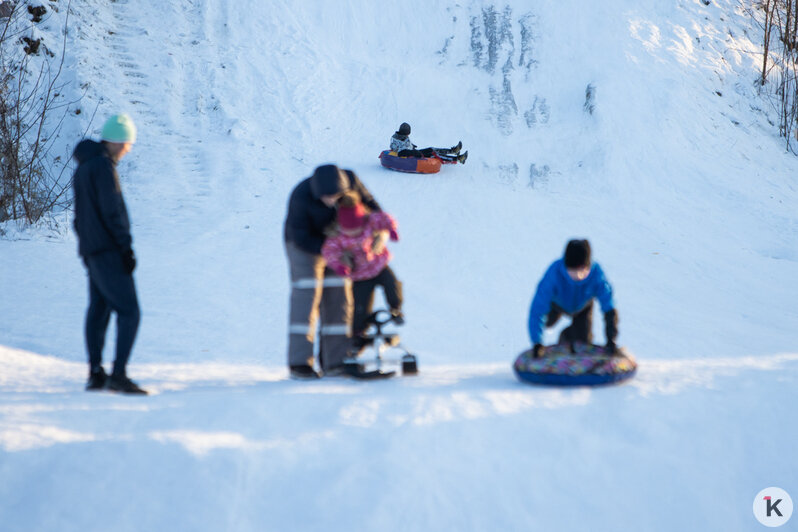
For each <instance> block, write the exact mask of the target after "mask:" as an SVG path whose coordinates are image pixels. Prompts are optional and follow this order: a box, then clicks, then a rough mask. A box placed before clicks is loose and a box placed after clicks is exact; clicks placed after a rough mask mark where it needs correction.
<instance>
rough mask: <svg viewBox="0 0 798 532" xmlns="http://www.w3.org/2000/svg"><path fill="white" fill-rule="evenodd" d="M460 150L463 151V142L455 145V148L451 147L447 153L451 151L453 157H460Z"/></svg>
mask: <svg viewBox="0 0 798 532" xmlns="http://www.w3.org/2000/svg"><path fill="white" fill-rule="evenodd" d="M462 149H463V141H459V142H458V143H457V146H452V149H451V150H449V151H451V152H452V153H453V154H455V155H460V150H462Z"/></svg>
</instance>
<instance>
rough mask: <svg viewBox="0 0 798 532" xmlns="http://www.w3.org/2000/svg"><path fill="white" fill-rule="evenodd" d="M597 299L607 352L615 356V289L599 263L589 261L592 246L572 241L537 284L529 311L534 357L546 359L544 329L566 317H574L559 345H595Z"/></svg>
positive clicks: (585, 242)
mask: <svg viewBox="0 0 798 532" xmlns="http://www.w3.org/2000/svg"><path fill="white" fill-rule="evenodd" d="M594 299H598V301H599V304H600V305H601V310H602V312H603V313H604V324H605V333H606V336H607V350H608V351H609V352H610V353H615V351H616V349H617V347H616V345H615V339H616V338H617V337H618V312H617V311H616V310H615V302H614V301H613V297H612V286H610V283H609V281H607V278H606V277H605V276H604V271H603V270H602V269H601V266H599V265H598V264H597V263H591V260H590V242H588V241H587V240H571V241H570V242H568V245H567V246H566V247H565V255H564V257H563V258H562V259H559V260H556V261H554V262H553V263H552V264H551V266H549V269H548V270H546V273H545V274H544V275H543V279H541V281H540V283H538V288H537V292H536V293H535V297H534V299H533V300H532V305H531V306H530V309H529V337H530V339H531V340H532V344H533V345H534V347H533V354H534V356H535V357H536V358H537V357H540V356H542V355H543V345H542V343H541V341H542V337H543V327H544V326H545V327H552V326H554V324H555V323H557V320H559V319H560V317H561V316H562V315H563V314H568V315H569V316H571V317H572V322H571V325H570V326H569V327H566V328H565V329H563V330H562V332H561V333H560V340H559V343H561V344H573V343H574V342H584V343H588V344H589V343H592V340H593V300H594Z"/></svg>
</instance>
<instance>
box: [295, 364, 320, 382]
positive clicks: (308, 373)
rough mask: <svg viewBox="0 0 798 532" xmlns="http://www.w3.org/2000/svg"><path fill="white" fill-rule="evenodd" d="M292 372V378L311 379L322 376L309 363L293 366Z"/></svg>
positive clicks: (299, 379)
mask: <svg viewBox="0 0 798 532" xmlns="http://www.w3.org/2000/svg"><path fill="white" fill-rule="evenodd" d="M290 372H291V378H292V379H295V380H298V381H309V380H314V379H318V378H320V377H321V375H319V374H318V373H317V372H316V370H315V369H313V368H312V367H310V366H308V365H302V366H291V367H290Z"/></svg>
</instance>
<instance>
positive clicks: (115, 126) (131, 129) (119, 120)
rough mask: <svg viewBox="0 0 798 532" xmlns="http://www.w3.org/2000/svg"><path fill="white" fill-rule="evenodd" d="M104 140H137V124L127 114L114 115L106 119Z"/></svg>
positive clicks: (131, 141)
mask: <svg viewBox="0 0 798 532" xmlns="http://www.w3.org/2000/svg"><path fill="white" fill-rule="evenodd" d="M102 140H105V141H107V142H120V143H124V142H129V143H131V144H133V143H134V142H136V125H135V124H134V123H133V119H132V118H130V116H128V115H126V114H119V115H114V116H112V117H111V118H109V119H108V120H106V121H105V125H104V126H103V133H102Z"/></svg>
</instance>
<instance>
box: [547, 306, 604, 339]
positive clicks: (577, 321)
mask: <svg viewBox="0 0 798 532" xmlns="http://www.w3.org/2000/svg"><path fill="white" fill-rule="evenodd" d="M563 314H567V312H565V311H564V310H563V309H562V308H560V306H559V305H556V304H554V303H552V304H551V309H550V310H549V313H548V315H547V316H546V327H553V326H554V324H555V323H557V320H559V319H560V317H562V315H563ZM570 342H584V343H586V344H591V343H593V300H592V299H591V300H590V302H589V303H588V304H587V305H585V307H584V308H583V309H582V310H580V311H578V312H576V313H574V314H573V315H572V321H571V325H569V326H568V327H566V328H565V329H563V330H562V332H560V339H559V341H558V343H560V344H567V343H570Z"/></svg>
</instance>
